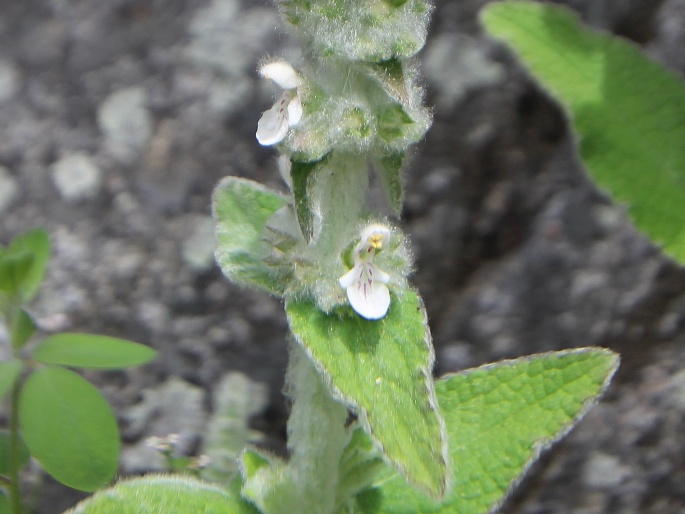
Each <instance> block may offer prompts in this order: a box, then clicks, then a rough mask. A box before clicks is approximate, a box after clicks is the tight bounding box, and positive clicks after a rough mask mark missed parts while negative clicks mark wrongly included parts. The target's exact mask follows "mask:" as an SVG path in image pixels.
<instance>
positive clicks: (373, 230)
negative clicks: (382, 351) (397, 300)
mask: <svg viewBox="0 0 685 514" xmlns="http://www.w3.org/2000/svg"><path fill="white" fill-rule="evenodd" d="M389 238H390V230H388V228H387V227H384V226H383V225H371V226H370V227H368V228H366V229H365V230H364V232H362V237H361V241H360V242H359V244H358V245H357V247H356V248H355V249H354V267H353V268H352V269H351V270H350V271H348V272H347V273H345V274H344V275H343V276H342V277H340V278H339V279H338V282H339V283H340V285H341V287H343V288H345V290H346V291H347V299H348V300H349V301H350V305H351V306H352V308H353V309H354V310H355V311H356V312H357V314H359V315H360V316H362V317H363V318H366V319H370V320H377V319H381V318H382V317H384V316H385V315H386V314H387V312H388V309H389V308H390V291H388V287H387V286H386V285H385V284H387V283H388V282H390V275H388V274H387V273H386V272H385V271H383V270H382V269H380V268H378V267H377V266H376V265H375V264H374V263H373V260H374V258H375V256H376V253H377V252H379V251H380V250H381V249H382V248H383V245H384V244H385V243H387V241H388V239H389Z"/></svg>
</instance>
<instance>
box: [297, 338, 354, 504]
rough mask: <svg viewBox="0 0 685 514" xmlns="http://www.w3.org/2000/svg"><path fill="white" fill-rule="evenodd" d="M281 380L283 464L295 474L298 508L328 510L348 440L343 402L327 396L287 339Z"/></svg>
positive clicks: (306, 359) (302, 353) (299, 350)
mask: <svg viewBox="0 0 685 514" xmlns="http://www.w3.org/2000/svg"><path fill="white" fill-rule="evenodd" d="M286 384H287V392H288V396H289V397H290V399H291V400H292V411H291V414H290V419H289V420H288V449H289V450H290V454H291V457H290V462H289V467H290V469H291V470H292V472H293V474H294V476H296V477H297V478H296V484H297V487H298V489H299V491H298V492H299V498H300V500H301V501H300V504H301V510H300V513H301V514H309V513H312V514H328V513H333V512H335V510H336V491H337V487H338V482H339V479H340V477H339V474H340V473H339V466H340V457H341V456H342V454H343V450H344V449H345V446H346V444H347V442H348V441H349V434H348V432H347V430H346V429H345V422H346V421H347V417H348V412H347V407H346V406H345V405H344V404H343V403H341V402H340V401H338V400H336V399H334V398H333V397H332V396H331V393H330V391H329V388H328V386H327V385H326V384H325V383H324V382H323V380H322V377H321V375H320V374H319V372H318V371H317V370H316V368H315V367H314V364H313V363H312V361H311V360H310V358H309V356H308V355H307V354H306V353H305V351H304V350H303V349H302V347H301V346H300V345H299V344H297V343H296V342H294V341H291V343H290V362H289V363H288V371H287V374H286Z"/></svg>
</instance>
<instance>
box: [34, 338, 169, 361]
mask: <svg viewBox="0 0 685 514" xmlns="http://www.w3.org/2000/svg"><path fill="white" fill-rule="evenodd" d="M156 355H157V352H156V351H155V350H153V349H152V348H150V347H149V346H145V345H142V344H139V343H133V342H131V341H126V340H124V339H118V338H116V337H107V336H98V335H93V334H72V333H66V334H55V335H51V336H48V337H46V338H45V339H43V341H42V342H41V343H40V344H39V345H38V346H37V347H36V349H35V350H34V351H33V359H34V360H35V361H37V362H41V363H43V364H59V365H62V366H74V367H77V368H101V369H120V368H128V367H131V366H139V365H141V364H145V363H146V362H149V361H151V360H152V359H154V358H155V356H156Z"/></svg>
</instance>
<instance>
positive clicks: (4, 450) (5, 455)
mask: <svg viewBox="0 0 685 514" xmlns="http://www.w3.org/2000/svg"><path fill="white" fill-rule="evenodd" d="M9 455H10V433H9V431H7V430H0V475H8V474H9V472H10V467H9ZM30 458H31V454H30V453H29V449H28V448H27V447H26V443H24V440H23V439H22V438H21V435H20V436H19V459H18V464H19V468H23V467H24V466H26V464H28V462H29V459H30Z"/></svg>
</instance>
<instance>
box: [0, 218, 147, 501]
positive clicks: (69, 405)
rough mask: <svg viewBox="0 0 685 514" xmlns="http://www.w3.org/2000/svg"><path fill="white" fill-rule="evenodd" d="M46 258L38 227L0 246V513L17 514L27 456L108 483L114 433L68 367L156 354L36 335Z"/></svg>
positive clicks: (97, 339) (94, 484) (107, 365)
mask: <svg viewBox="0 0 685 514" xmlns="http://www.w3.org/2000/svg"><path fill="white" fill-rule="evenodd" d="M49 257H50V241H49V239H48V235H47V233H46V232H45V231H44V230H42V229H37V230H32V231H30V232H27V233H25V234H22V235H19V236H17V237H15V238H14V239H12V241H10V243H9V245H8V246H7V247H6V248H5V247H2V246H0V318H1V319H2V321H3V322H4V326H5V327H6V338H5V339H4V340H2V339H0V343H2V346H0V351H1V352H2V356H1V358H0V399H4V398H5V397H6V396H9V405H10V409H9V427H8V429H7V430H2V431H0V487H1V488H0V512H3V513H4V512H8V513H10V512H11V513H12V514H20V513H22V512H24V511H23V507H22V501H21V488H20V470H21V468H22V467H23V466H25V465H26V464H27V463H28V461H29V458H30V457H34V458H35V459H36V460H38V461H39V462H40V464H41V465H42V466H43V468H44V469H45V470H46V471H47V472H48V473H50V475H52V476H53V477H54V478H55V479H56V480H58V481H60V482H62V483H63V484H65V485H68V486H70V487H73V488H75V489H80V490H83V491H94V490H96V489H98V488H100V487H102V486H104V485H106V484H107V483H108V482H109V481H110V480H111V479H112V478H113V476H114V474H115V473H116V470H117V464H118V459H119V430H118V428H117V423H116V419H115V417H114V414H113V413H112V411H111V409H110V408H109V405H107V402H106V401H105V400H104V398H103V397H102V395H101V394H100V393H99V392H98V390H97V389H96V388H95V387H94V386H92V385H91V384H90V383H89V382H87V381H86V380H85V379H83V378H82V377H81V376H80V375H78V374H76V373H75V372H73V371H71V370H69V369H68V368H71V367H74V368H99V369H119V368H126V367H129V366H137V365H139V364H143V363H145V362H148V361H149V360H151V359H152V358H153V357H154V356H155V351H154V350H152V349H150V348H148V347H146V346H143V345H140V344H137V343H132V342H129V341H124V340H122V339H116V338H113V337H105V336H97V335H91V334H72V333H62V334H52V335H47V336H45V337H43V338H41V339H40V340H38V341H37V342H36V343H35V344H34V342H33V339H34V336H36V335H37V334H38V333H39V330H38V328H37V326H36V323H35V321H34V319H33V318H32V317H31V315H30V314H29V311H28V310H27V308H26V306H27V305H28V303H29V302H30V301H31V300H32V299H33V297H34V296H35V295H36V293H37V292H38V290H39V287H40V285H41V282H42V281H43V276H44V274H45V269H46V266H47V264H48V260H49Z"/></svg>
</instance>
